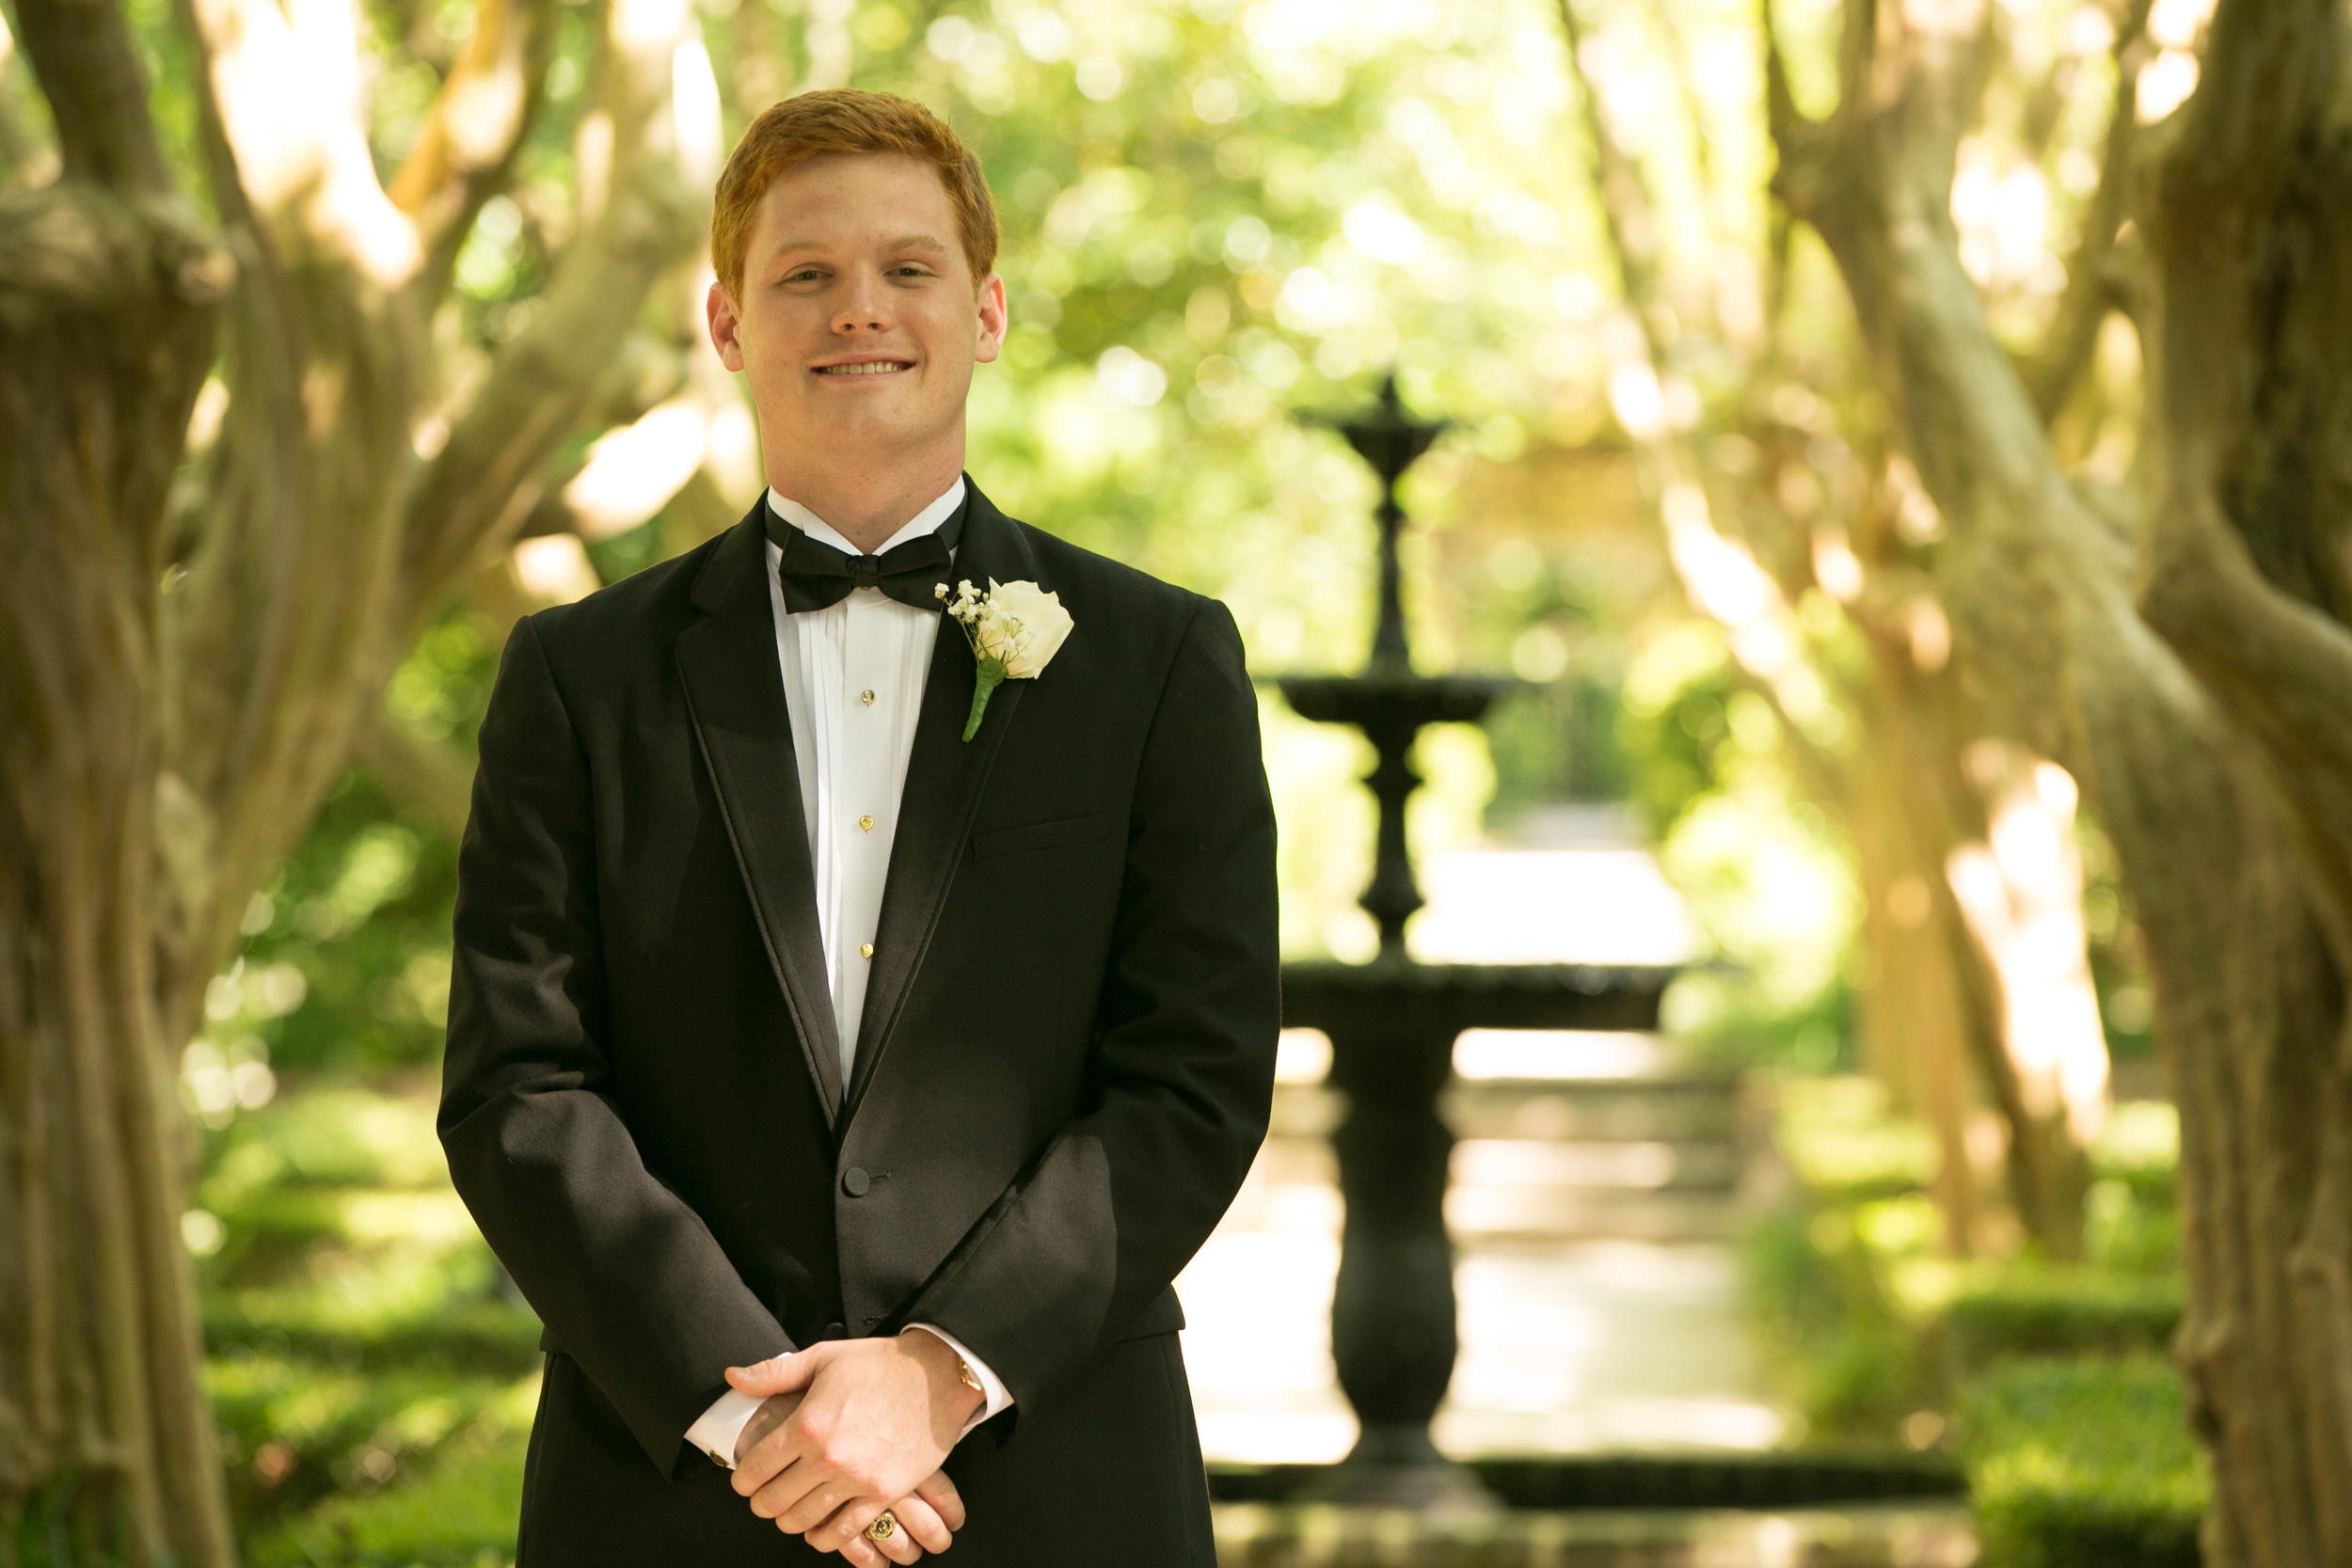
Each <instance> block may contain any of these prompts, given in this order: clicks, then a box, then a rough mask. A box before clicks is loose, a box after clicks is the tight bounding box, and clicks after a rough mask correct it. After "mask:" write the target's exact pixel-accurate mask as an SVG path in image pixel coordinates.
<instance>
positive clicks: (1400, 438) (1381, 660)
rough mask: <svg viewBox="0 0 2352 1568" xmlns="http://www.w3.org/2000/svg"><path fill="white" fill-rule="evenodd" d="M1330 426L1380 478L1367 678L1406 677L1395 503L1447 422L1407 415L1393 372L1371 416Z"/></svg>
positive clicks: (1400, 512)
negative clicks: (1376, 592)
mask: <svg viewBox="0 0 2352 1568" xmlns="http://www.w3.org/2000/svg"><path fill="white" fill-rule="evenodd" d="M1331 422H1332V425H1333V428H1335V429H1337V430H1338V431H1339V433H1340V434H1341V435H1342V436H1346V437H1347V444H1348V445H1349V446H1351V447H1354V448H1355V449H1356V451H1357V452H1358V453H1359V455H1361V456H1362V458H1363V460H1364V461H1365V462H1367V463H1369V464H1371V465H1372V471H1373V472H1374V473H1375V474H1378V475H1379V476H1380V511H1379V518H1380V609H1379V618H1378V620H1376V621H1375V623H1374V625H1373V632H1372V662H1371V664H1370V665H1369V666H1367V668H1366V672H1365V673H1368V674H1371V673H1383V674H1398V675H1404V674H1410V673H1412V669H1413V656H1412V651H1411V649H1410V648H1408V647H1407V646H1406V641H1405V595H1404V585H1403V581H1402V577H1401V574H1400V572H1399V570H1398V567H1397V560H1396V536H1397V533H1398V532H1399V531H1400V530H1402V529H1403V527H1404V526H1405V509H1404V508H1403V507H1402V506H1400V505H1398V504H1397V499H1396V485H1397V481H1399V480H1401V479H1403V478H1404V477H1405V470H1406V469H1407V468H1409V467H1412V466H1413V464H1414V462H1415V461H1416V460H1417V459H1419V458H1420V456H1421V454H1422V453H1423V452H1425V451H1428V450H1429V444H1430V443H1431V442H1432V441H1435V440H1436V439H1437V438H1438V436H1439V435H1441V434H1443V432H1444V430H1445V428H1446V421H1445V420H1435V421H1424V420H1416V419H1414V418H1413V417H1412V416H1411V415H1409V414H1407V413H1406V411H1405V404H1404V402H1403V400H1402V399H1400V398H1399V397H1398V396H1397V392H1396V372H1394V371H1391V372H1389V373H1388V374H1387V375H1386V376H1385V377H1383V378H1382V379H1381V382H1380V401H1379V402H1378V403H1376V404H1374V405H1373V409H1372V412H1371V413H1370V414H1368V415H1365V416H1362V417H1359V418H1357V419H1352V420H1333V421H1331Z"/></svg>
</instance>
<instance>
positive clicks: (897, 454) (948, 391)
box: [709, 152, 1005, 483]
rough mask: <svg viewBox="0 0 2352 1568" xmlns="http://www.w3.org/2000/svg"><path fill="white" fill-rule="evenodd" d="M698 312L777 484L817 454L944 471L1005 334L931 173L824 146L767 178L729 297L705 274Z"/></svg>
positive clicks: (994, 286) (958, 450) (891, 158)
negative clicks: (979, 376)
mask: <svg viewBox="0 0 2352 1568" xmlns="http://www.w3.org/2000/svg"><path fill="white" fill-rule="evenodd" d="M709 317H710V341H711V342H712V343H713V344H714V345H715V346H716V347H717V348H718V351H719V356H720V358H722V359H723V360H724V361H725V362H726V367H727V369H729V370H731V371H741V372H746V375H747V377H748V379H749V380H750V383H751V389H752V402H753V404H754V405H755V407H757V408H758V410H759V425H760V446H761V449H762V455H763V456H764V457H765V458H766V459H767V465H768V472H769V477H770V480H771V482H772V483H785V482H786V481H787V478H788V477H789V476H790V475H791V474H792V473H794V472H795V471H798V470H800V469H802V468H804V467H808V466H809V465H810V463H811V460H812V457H814V458H816V459H817V460H818V461H819V462H821V463H824V464H826V465H828V466H834V465H838V464H840V463H841V462H843V461H844V460H847V461H849V462H850V463H853V464H855V463H861V462H865V461H874V462H887V463H891V464H893V465H905V464H908V463H910V462H914V463H922V464H929V463H933V462H945V463H946V465H947V466H948V468H949V471H951V472H952V471H953V469H954V468H955V467H961V465H962V461H963V402H964V395H965V393H966V392H967V391H968V390H969V389H970V388H971V385H972V367H973V365H974V364H975V363H976V362H980V361H987V360H993V359H994V358H995V357H996V353H997V350H998V348H999V346H1000V345H1001V344H1002V343H1003V342H1004V337H1005V286H1004V283H1003V281H1002V280H1001V279H999V278H997V277H994V276H993V275H991V276H990V277H987V278H984V279H980V280H978V281H977V283H976V282H975V280H974V278H973V277H972V269H971V264H970V263H969V262H968V261H965V259H964V254H963V247H962V245H961V242H960V241H959V239H958V230H957V227H956V214H955V208H954V206H953V204H952V203H951V202H950V201H949V200H948V198H947V188H946V185H945V184H944V183H943V182H941V180H940V177H939V173H938V171H937V170H935V169H933V168H931V167H930V166H928V165H925V164H921V163H917V162H916V161H915V160H914V159H913V158H908V157H903V156H900V155H898V154H897V153H885V152H854V153H829V154H826V155H825V156H822V157H818V158H812V159H810V160H809V161H808V162H807V163H804V164H803V165H801V166H799V167H797V168H794V169H792V170H790V171H789V172H787V173H786V174H785V175H783V176H782V177H781V178H779V179H778V180H777V181H776V182H775V183H774V184H772V185H771V186H770V187H769V188H768V193H767V195H766V196H764V197H762V198H760V203H759V207H758V209H757V211H756V213H755V215H754V219H753V223H752V231H751V239H750V243H749V245H747V246H746V248H745V251H744V258H743V282H742V288H741V292H740V296H739V297H736V298H731V297H729V295H728V294H727V292H726V290H725V289H724V287H723V286H722V285H719V284H716V283H714V284H712V285H711V288H710V298H709ZM950 449H952V451H950Z"/></svg>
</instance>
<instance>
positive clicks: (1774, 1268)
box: [1741, 1210, 1942, 1440]
mask: <svg viewBox="0 0 2352 1568" xmlns="http://www.w3.org/2000/svg"><path fill="white" fill-rule="evenodd" d="M1741 1260H1742V1264H1743V1271H1744V1279H1745V1284H1746V1290H1747V1299H1748V1304H1749V1311H1750V1315H1751V1317H1752V1319H1753V1320H1754V1322H1755V1323H1756V1326H1757V1329H1758V1332H1759V1335H1760V1337H1761V1338H1763V1339H1764V1341H1765V1343H1766V1344H1767V1345H1768V1346H1769V1347H1770V1350H1771V1352H1772V1364H1773V1366H1774V1368H1775V1370H1776V1375H1777V1378H1778V1381H1779V1382H1780V1385H1781V1393H1782V1396H1783V1397H1784V1398H1785V1399H1787V1400H1788V1402H1790V1403H1792V1404H1793V1405H1794V1406H1795V1407H1796V1408H1797V1410H1798V1411H1799V1412H1800V1414H1801V1415H1802V1416H1803V1417H1804V1431H1805V1432H1806V1433H1807V1434H1808V1435H1811V1436H1814V1437H1820V1438H1875V1439H1880V1440H1883V1439H1885V1438H1886V1437H1888V1436H1890V1435H1891V1434H1893V1433H1895V1432H1896V1431H1897V1430H1898V1429H1899V1427H1900V1425H1901V1423H1902V1421H1903V1420H1904V1418H1906V1417H1908V1416H1910V1415H1911V1414H1912V1413H1913V1412H1915V1411H1917V1410H1920V1409H1922V1408H1926V1407H1930V1406H1932V1405H1934V1404H1936V1403H1938V1402H1940V1396H1941V1393H1942V1389H1941V1387H1940V1386H1939V1385H1938V1384H1937V1382H1936V1380H1935V1378H1934V1368H1933V1364H1932V1363H1931V1361H1930V1360H1928V1359H1926V1358H1923V1357H1922V1356H1921V1355H1920V1354H1918V1350H1919V1346H1918V1334H1917V1330H1916V1328H1915V1325H1913V1324H1911V1323H1906V1322H1905V1321H1904V1320H1903V1319H1902V1317H1901V1316H1900V1315H1899V1312H1898V1311H1897V1309H1896V1307H1895V1304H1894V1302H1893V1301H1892V1299H1891V1298H1890V1296H1889V1294H1888V1291H1887V1290H1886V1287H1885V1284H1884V1282H1883V1280H1882V1279H1881V1278H1880V1276H1879V1275H1878V1273H1877V1271H1876V1270H1875V1269H1874V1268H1873V1267H1872V1266H1871V1260H1870V1259H1869V1258H1868V1257H1867V1255H1866V1253H1865V1252H1864V1251H1863V1249H1862V1248H1861V1247H1860V1246H1859V1245H1858V1244H1857V1242H1856V1238H1855V1237H1854V1234H1853V1231H1852V1227H1851V1225H1841V1224H1840V1223H1839V1222H1838V1221H1837V1220H1836V1217H1835V1216H1834V1215H1832V1214H1812V1213H1808V1212H1804V1211H1803V1210H1789V1211H1783V1212H1776V1213H1773V1214H1772V1215H1770V1216H1768V1217H1766V1218H1765V1219H1764V1220H1763V1221H1762V1222H1761V1223H1759V1224H1758V1225H1757V1226H1756V1228H1755V1230H1753V1231H1752V1232H1751V1233H1750V1234H1749V1235H1748V1237H1747V1238H1746V1241H1745V1242H1744V1243H1743V1247H1742V1259H1741Z"/></svg>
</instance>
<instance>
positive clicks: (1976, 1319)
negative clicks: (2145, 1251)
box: [1943, 1269, 2182, 1377]
mask: <svg viewBox="0 0 2352 1568" xmlns="http://www.w3.org/2000/svg"><path fill="white" fill-rule="evenodd" d="M2181 1310H2182V1291H2181V1281H2180V1280H2179V1279H2177V1278H2169V1277H2168V1278H2158V1279H2149V1278H2143V1277H2134V1276H2132V1275H2117V1274H2106V1273H2099V1272H2094V1271H2090V1270H2058V1269H2010V1270H2005V1271H2003V1272H2002V1273H2001V1274H2000V1275H1997V1276H1996V1277H1994V1278H1993V1279H1991V1280H1988V1281H1986V1282H1984V1283H1983V1284H1980V1285H1976V1286H1973V1287H1970V1288H1968V1289H1966V1290H1963V1291H1961V1292H1960V1293H1959V1294H1958V1295H1956V1296H1954V1297H1953V1298H1952V1300H1951V1301H1950V1303H1949V1304H1948V1305H1947V1307H1945V1309H1944V1315H1943V1329H1944V1335H1945V1344H1946V1347H1947V1350H1948V1353H1949V1354H1950V1356H1951V1364H1952V1369H1953V1370H1954V1371H1955V1372H1956V1373H1958V1374H1960V1375H1962V1376H1963V1377H1964V1376H1968V1375H1971V1374H1973V1373H1975V1372H1976V1371H1978V1370H1980V1369H1982V1368H1985V1367H1988V1366H1991V1365H1993V1364H1994V1363H1995V1362H1997V1361H2000V1360H2003V1359H2006V1358H2008V1357H2011V1356H2020V1355H2028V1356H2052V1355H2141V1354H2158V1353H2160V1352H2162V1351H2163V1350H2164V1348H2165V1346H2166V1345H2167V1344H2168V1343H2169V1342H2170V1340H2171V1338H2172V1331H2173V1330H2174V1329H2176V1328H2178V1327H2179V1326H2180V1323H2181Z"/></svg>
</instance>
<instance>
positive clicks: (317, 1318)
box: [186, 1081, 539, 1563]
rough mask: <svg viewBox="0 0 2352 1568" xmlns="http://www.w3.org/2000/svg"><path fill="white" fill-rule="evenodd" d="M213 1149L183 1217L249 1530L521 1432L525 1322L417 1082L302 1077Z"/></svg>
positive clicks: (244, 1527)
mask: <svg viewBox="0 0 2352 1568" xmlns="http://www.w3.org/2000/svg"><path fill="white" fill-rule="evenodd" d="M208 1152H209V1156H210V1158H209V1160H208V1168H207V1171H206V1174H205V1177H204V1180H203V1181H202V1183H201V1185H200V1186H199V1191H198V1193H197V1200H198V1202H199V1205H200V1207H199V1209H198V1210H197V1211H196V1212H194V1213H193V1214H192V1215H191V1216H190V1220H191V1223H190V1224H189V1226H188V1227H186V1228H187V1230H188V1234H189V1239H190V1241H191V1243H201V1244H199V1245H198V1246H197V1250H198V1251H199V1259H198V1267H197V1278H198V1285H199V1292H200V1298H199V1299H200V1306H201V1308H202V1312H203V1319H204V1329H205V1338H206V1343H207V1346H208V1348H209V1351H210V1359H209V1360H208V1362H207V1364H206V1367H205V1389H206V1393H207V1395H208V1396H209V1398H210V1399H211V1401H212V1404H213V1410H214V1414H215V1419H216V1421H217V1423H218V1427H219V1431H220V1436H221V1447H222V1454H223V1459H224V1462H225V1464H226V1465H227V1469H228V1474H229V1476H230V1500H231V1503H232V1506H233V1507H234V1509H235V1513H236V1517H237V1520H238V1523H239V1527H240V1529H241V1531H242V1532H243V1533H245V1534H246V1535H247V1536H252V1535H255V1534H257V1533H261V1532H265V1531H267V1530H268V1529H270V1528H273V1527H275V1526H276V1525H277V1524H278V1523H280V1522H282V1521H284V1520H286V1519H287V1518H289V1517H291V1516H294V1515H296V1514H299V1513H302V1511H303V1510H305V1509H308V1508H311V1507H312V1506H313V1505H317V1504H319V1503H321V1502H323V1501H325V1500H326V1499H327V1498H330V1497H331V1498H336V1499H339V1501H338V1502H336V1503H334V1504H332V1505H330V1507H333V1508H336V1509H348V1508H352V1507H357V1506H358V1503H359V1501H361V1500H363V1499H365V1498H366V1497H369V1496H370V1495H372V1494H373V1493H375V1492H376V1491H378V1490H379V1489H381V1488H384V1487H385V1486H387V1485H388V1484H389V1483H392V1482H396V1481H402V1480H403V1479H404V1478H406V1477H408V1476H411V1475H414V1474H417V1473H419V1472H421V1471H426V1470H430V1469H432V1468H433V1466H435V1465H437V1463H438V1462H439V1458H440V1456H442V1455H445V1454H472V1453H479V1452H483V1451H487V1450H488V1449H494V1448H495V1447H496V1446H497V1445H499V1444H501V1443H505V1442H508V1441H509V1440H510V1439H511V1440H513V1441H517V1442H518V1441H519V1438H520V1433H522V1432H524V1431H525V1430H526V1429H527V1427H528V1424H529V1419H530V1413H531V1408H532V1402H534V1401H535V1398H536V1390H537V1383H538V1378H537V1369H538V1361H539V1357H538V1354H537V1339H538V1323H537V1320H536V1319H535V1318H534V1317H532V1314H531V1312H530V1311H529V1310H528V1309H527V1308H526V1307H523V1306H522V1305H521V1304H520V1303H519V1302H518V1301H517V1300H516V1299H515V1297H514V1295H513V1292H512V1287H511V1286H508V1285H507V1284H506V1283H505V1278H504V1275H502V1274H501V1272H500V1271H499V1269H498V1266H497V1264H496V1263H495V1262H494V1261H493V1260H492V1259H491V1257H490V1255H489V1251H488V1249H487V1248H486V1247H485V1245H484V1244H483V1242H482V1239H481V1236H480V1235H479V1233H478V1232H477V1231H476V1230H475V1229H474V1227H473V1222H472V1220H471V1218H470V1217H469V1215H468V1214H467V1212H466V1211H465V1207H464V1205H463V1204H462V1203H460V1202H459V1201H458V1198H457V1196H456V1194H455V1193H454V1192H453V1191H452V1190H451V1189H450V1186H449V1179H448V1173H447V1168H446V1166H445V1165H444V1164H443V1162H442V1159H441V1153H440V1148H439V1145H438V1143H437V1140H436V1138H435V1136H434V1132H433V1099H432V1095H431V1091H430V1085H428V1084H426V1083H423V1082H421V1081H420V1082H416V1083H414V1084H412V1085H410V1086H408V1087H407V1088H406V1089H405V1091H403V1092H394V1093H387V1092H384V1091H382V1090H373V1089H364V1088H360V1087H358V1086H353V1085H344V1086H336V1085H318V1086H315V1087H311V1088H310V1089H308V1090H307V1091H306V1092H303V1093H299V1094H294V1095H289V1096H286V1097H285V1098H283V1099H281V1100H279V1101H276V1102H275V1103H272V1104H270V1105H268V1106H266V1107H264V1108H262V1109H259V1110H257V1111H254V1112H251V1113H249V1114H247V1115H245V1116H241V1117H237V1118H236V1119H235V1120H234V1121H233V1122H232V1123H230V1125H229V1126H228V1127H227V1128H225V1129H224V1130H222V1131H220V1132H215V1133H214V1134H213V1135H212V1137H211V1139H210V1148H209V1150H208ZM460 1467H461V1468H462V1466H460ZM513 1497H514V1493H513V1492H512V1491H511V1490H510V1491H509V1492H508V1493H507V1494H506V1497H505V1500H504V1503H503V1505H502V1506H503V1507H504V1509H505V1510H506V1513H507V1517H506V1518H505V1520H504V1524H503V1528H505V1529H506V1530H507V1531H508V1532H509V1535H510V1536H511V1530H512V1523H513V1521H512V1509H513ZM338 1517H340V1515H338ZM336 1528H341V1527H340V1526H337V1527H336ZM305 1539H306V1540H308V1539H310V1538H309V1537H306V1538H305ZM479 1539H480V1538H477V1539H476V1544H479ZM491 1539H496V1538H495V1537H493V1538H491ZM306 1549H307V1548H306ZM396 1560H398V1561H400V1562H404V1563H405V1562H406V1561H408V1560H409V1559H407V1558H398V1559H396ZM436 1560H437V1559H436ZM463 1560H464V1561H466V1562H469V1563H470V1562H471V1561H472V1560H473V1559H472V1558H471V1557H470V1556H469V1557H466V1558H464V1559H463Z"/></svg>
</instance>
